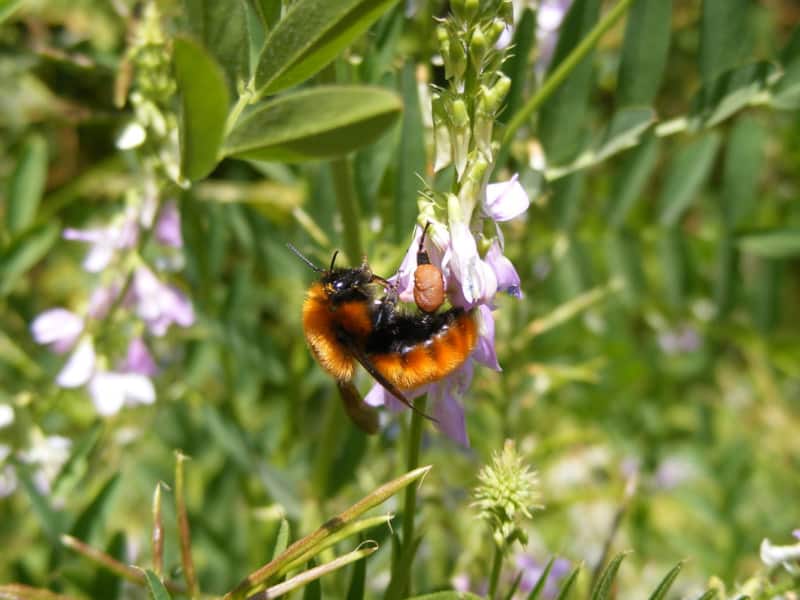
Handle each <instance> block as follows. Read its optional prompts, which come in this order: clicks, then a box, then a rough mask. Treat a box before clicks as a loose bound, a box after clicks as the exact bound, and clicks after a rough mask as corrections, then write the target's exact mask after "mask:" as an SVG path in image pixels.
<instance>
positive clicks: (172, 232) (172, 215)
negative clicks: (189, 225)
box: [155, 202, 183, 248]
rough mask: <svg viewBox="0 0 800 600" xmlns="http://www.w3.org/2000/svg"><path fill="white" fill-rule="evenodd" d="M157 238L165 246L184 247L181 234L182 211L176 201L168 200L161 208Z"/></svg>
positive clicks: (157, 225)
mask: <svg viewBox="0 0 800 600" xmlns="http://www.w3.org/2000/svg"><path fill="white" fill-rule="evenodd" d="M155 235H156V239H157V240H158V241H159V242H160V243H161V244H164V245H165V246H172V247H173V248H182V247H183V236H182V235H181V213H180V212H179V211H178V206H177V205H176V204H175V202H167V203H166V204H165V205H164V208H162V209H161V216H160V217H159V219H158V222H157V223H156V229H155Z"/></svg>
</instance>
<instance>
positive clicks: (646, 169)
mask: <svg viewBox="0 0 800 600" xmlns="http://www.w3.org/2000/svg"><path fill="white" fill-rule="evenodd" d="M658 155H659V142H658V138H657V137H655V136H650V137H648V138H647V139H646V140H645V141H644V143H642V145H641V146H639V147H638V148H636V149H634V150H631V151H630V152H629V153H628V155H627V156H626V157H625V160H624V162H623V164H622V168H621V170H620V172H619V174H618V175H617V176H616V177H615V178H614V183H613V185H612V188H611V199H610V202H609V205H608V209H607V212H608V222H609V225H611V226H612V227H619V226H621V225H622V224H623V223H624V222H625V220H626V219H627V218H628V214H629V213H630V211H631V209H632V208H633V205H634V203H635V202H636V201H637V200H639V199H640V198H641V197H642V193H643V192H644V189H645V185H646V184H647V181H648V180H649V178H650V174H651V173H652V172H653V169H654V168H655V166H656V163H657V162H658Z"/></svg>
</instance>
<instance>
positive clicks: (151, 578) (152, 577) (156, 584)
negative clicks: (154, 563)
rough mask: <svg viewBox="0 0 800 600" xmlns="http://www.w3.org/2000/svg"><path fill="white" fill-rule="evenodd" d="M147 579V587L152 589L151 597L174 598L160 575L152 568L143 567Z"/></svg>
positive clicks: (167, 599) (157, 599)
mask: <svg viewBox="0 0 800 600" xmlns="http://www.w3.org/2000/svg"><path fill="white" fill-rule="evenodd" d="M143 571H144V576H145V579H147V589H148V590H149V591H150V597H151V598H152V599H153V600H172V597H171V596H170V595H169V592H168V591H167V588H165V587H164V584H163V583H161V579H159V578H158V575H156V574H155V573H153V572H152V571H151V570H150V569H143Z"/></svg>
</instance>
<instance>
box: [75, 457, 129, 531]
mask: <svg viewBox="0 0 800 600" xmlns="http://www.w3.org/2000/svg"><path fill="white" fill-rule="evenodd" d="M119 478H120V475H119V473H117V474H115V475H114V476H113V477H110V478H109V479H108V481H106V483H105V484H103V487H102V488H100V491H99V492H98V493H97V495H96V496H95V497H94V499H92V501H91V502H90V503H89V505H88V506H87V507H86V508H85V509H84V510H83V512H82V513H81V514H80V515H78V518H77V519H76V521H75V524H74V525H73V526H72V528H71V529H70V532H69V533H70V535H71V536H72V537H74V538H77V539H79V540H84V541H89V540H90V539H92V537H93V534H94V533H95V532H96V531H97V529H98V528H100V527H102V524H103V521H104V519H105V516H106V514H108V511H109V510H110V507H111V504H112V501H113V499H114V493H115V492H116V490H117V487H118V486H119Z"/></svg>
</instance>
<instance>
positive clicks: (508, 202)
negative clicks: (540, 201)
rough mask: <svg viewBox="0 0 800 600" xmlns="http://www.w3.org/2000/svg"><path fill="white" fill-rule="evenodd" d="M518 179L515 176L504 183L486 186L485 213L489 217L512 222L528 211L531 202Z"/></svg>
mask: <svg viewBox="0 0 800 600" xmlns="http://www.w3.org/2000/svg"><path fill="white" fill-rule="evenodd" d="M518 179H519V176H517V175H514V176H513V177H512V178H511V179H510V180H508V181H505V182H503V183H491V184H489V185H487V186H486V198H485V201H484V203H483V212H484V213H486V215H487V216H488V217H490V218H491V219H493V220H495V221H501V222H502V221H510V220H511V219H513V218H515V217H518V216H520V215H521V214H522V213H524V212H525V211H526V210H528V207H529V206H530V204H531V202H530V200H529V199H528V194H526V193H525V190H524V189H523V187H522V186H521V185H520V184H519V181H518Z"/></svg>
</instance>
